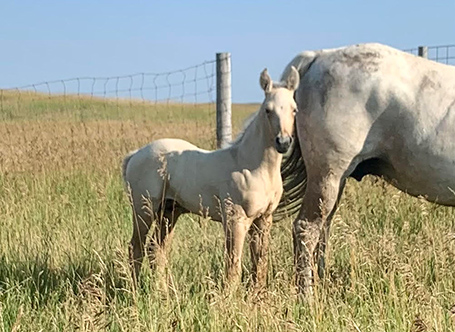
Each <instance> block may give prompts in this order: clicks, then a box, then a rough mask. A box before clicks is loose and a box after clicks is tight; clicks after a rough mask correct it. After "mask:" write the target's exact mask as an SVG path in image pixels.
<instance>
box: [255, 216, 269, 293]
mask: <svg viewBox="0 0 455 332" xmlns="http://www.w3.org/2000/svg"><path fill="white" fill-rule="evenodd" d="M271 226H272V216H269V217H262V218H258V219H256V220H255V221H254V222H253V224H252V225H251V227H250V230H249V233H250V254H251V265H252V271H251V272H252V278H253V283H254V288H255V290H260V289H261V288H262V287H264V286H265V282H266V278H267V251H268V246H269V238H270V229H271Z"/></svg>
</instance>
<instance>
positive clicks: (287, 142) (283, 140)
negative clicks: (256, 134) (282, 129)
mask: <svg viewBox="0 0 455 332" xmlns="http://www.w3.org/2000/svg"><path fill="white" fill-rule="evenodd" d="M291 143H292V137H291V136H281V135H280V136H277V137H276V138H275V148H276V150H277V151H278V152H279V153H286V152H288V150H289V147H290V146H291Z"/></svg>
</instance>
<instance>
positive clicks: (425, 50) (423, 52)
mask: <svg viewBox="0 0 455 332" xmlns="http://www.w3.org/2000/svg"><path fill="white" fill-rule="evenodd" d="M418 52H419V53H418V54H419V56H421V57H422V58H425V59H428V47H427V46H419V48H418Z"/></svg>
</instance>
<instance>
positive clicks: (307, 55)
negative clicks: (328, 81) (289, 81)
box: [281, 50, 324, 81]
mask: <svg viewBox="0 0 455 332" xmlns="http://www.w3.org/2000/svg"><path fill="white" fill-rule="evenodd" d="M323 52H324V51H323V50H320V51H305V52H302V53H300V54H298V55H297V56H296V57H295V58H294V59H292V61H291V62H289V64H288V65H287V66H286V68H285V69H284V71H283V74H282V75H281V80H282V81H283V80H284V79H285V78H286V77H288V75H289V73H290V71H291V67H294V68H295V69H297V71H298V72H299V75H300V80H302V77H303V76H304V75H305V73H306V72H307V71H308V69H309V68H310V67H311V65H312V64H313V63H314V62H315V61H316V59H317V57H318V55H319V54H320V53H323Z"/></svg>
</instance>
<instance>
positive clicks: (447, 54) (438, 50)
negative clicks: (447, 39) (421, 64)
mask: <svg viewBox="0 0 455 332" xmlns="http://www.w3.org/2000/svg"><path fill="white" fill-rule="evenodd" d="M404 51H405V52H408V53H412V54H414V55H417V56H424V57H426V58H427V59H429V60H433V61H436V62H441V63H445V64H447V65H452V66H455V44H453V45H439V46H428V47H424V46H421V47H419V48H410V49H406V50H404Z"/></svg>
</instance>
